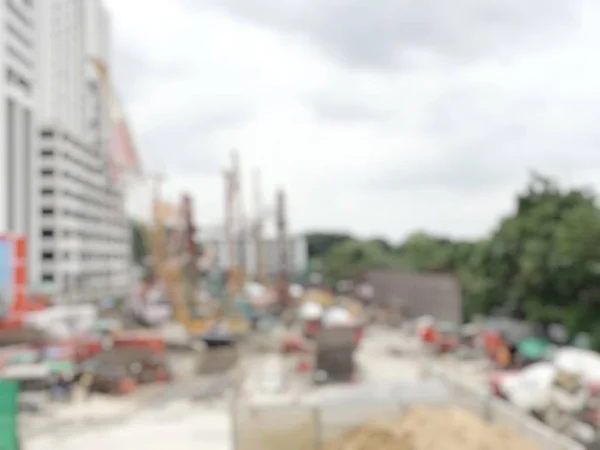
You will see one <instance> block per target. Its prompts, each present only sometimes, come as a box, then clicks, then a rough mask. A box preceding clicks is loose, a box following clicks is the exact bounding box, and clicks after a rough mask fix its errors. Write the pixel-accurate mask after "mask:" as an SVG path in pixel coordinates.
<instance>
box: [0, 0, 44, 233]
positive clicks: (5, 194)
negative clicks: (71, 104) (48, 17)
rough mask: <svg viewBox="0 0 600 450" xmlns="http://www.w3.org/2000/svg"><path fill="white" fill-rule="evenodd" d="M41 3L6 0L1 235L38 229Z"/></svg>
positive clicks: (1, 40)
mask: <svg viewBox="0 0 600 450" xmlns="http://www.w3.org/2000/svg"><path fill="white" fill-rule="evenodd" d="M39 3H40V2H33V1H32V0H5V1H2V2H0V21H1V22H2V28H1V29H0V69H1V70H2V73H1V75H0V98H1V99H2V108H0V124H1V125H0V232H1V233H17V234H22V235H25V234H29V233H30V232H31V231H32V230H33V221H34V220H33V214H34V212H35V205H34V204H33V200H34V198H33V197H34V195H33V191H32V182H33V178H34V176H35V168H34V165H35V161H34V156H35V155H34V148H35V138H36V136H35V125H34V124H35V116H36V111H35V108H36V95H37V89H38V86H37V83H36V81H37V80H36V74H37V67H36V65H37V58H36V56H37V37H38V36H37V31H38V8H39Z"/></svg>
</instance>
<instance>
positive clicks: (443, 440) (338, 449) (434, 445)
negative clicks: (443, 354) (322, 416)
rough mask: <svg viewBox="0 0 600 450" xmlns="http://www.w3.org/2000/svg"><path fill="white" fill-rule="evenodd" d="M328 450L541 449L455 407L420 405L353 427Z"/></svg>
mask: <svg viewBox="0 0 600 450" xmlns="http://www.w3.org/2000/svg"><path fill="white" fill-rule="evenodd" d="M326 449H327V450H344V449H351V450H367V449H369V450H371V449H372V450H374V449H377V450H429V449H436V450H483V449H485V450H514V449H519V450H540V447H539V446H538V445H536V444H535V443H533V442H531V441H529V440H527V439H526V438H523V437H520V436H518V435H516V434H514V433H512V432H510V431H508V430H505V429H501V428H498V427H495V426H491V425H489V424H487V423H485V422H483V421H482V420H480V419H479V418H477V417H476V416H473V415H472V414H470V413H468V412H466V411H464V410H462V409H459V408H455V407H450V408H428V407H418V408H413V409H410V410H409V411H407V413H406V414H404V415H402V416H401V417H400V418H397V419H395V420H390V421H374V422H370V423H366V424H364V425H362V426H360V427H357V428H354V429H352V430H350V431H349V432H348V433H346V434H344V435H342V436H341V437H340V438H339V439H337V440H336V441H334V442H332V443H331V444H329V445H328V446H327V447H326Z"/></svg>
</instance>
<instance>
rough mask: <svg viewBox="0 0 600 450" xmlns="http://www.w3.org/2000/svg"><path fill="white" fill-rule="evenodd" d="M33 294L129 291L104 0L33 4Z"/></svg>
mask: <svg viewBox="0 0 600 450" xmlns="http://www.w3.org/2000/svg"><path fill="white" fill-rule="evenodd" d="M36 4H38V5H39V8H40V15H39V17H40V26H39V42H40V45H39V51H38V61H39V71H38V80H39V95H38V97H37V106H38V107H37V111H38V120H37V133H38V136H37V147H36V152H37V154H36V158H37V163H38V164H37V182H36V183H35V184H33V185H32V186H34V187H33V188H34V189H35V193H36V195H37V196H38V199H39V205H38V210H37V215H36V219H37V220H36V224H35V230H34V231H33V232H32V234H31V236H30V246H31V247H32V253H33V260H32V264H31V270H30V277H31V283H30V284H31V285H32V286H33V287H34V289H37V288H40V289H43V290H44V291H46V292H47V291H50V292H52V293H54V294H55V295H56V298H57V299H58V301H69V302H94V301H98V300H102V299H106V298H118V297H121V296H126V295H128V293H129V292H130V274H129V268H130V253H131V249H130V233H129V228H128V225H127V220H126V216H125V213H124V210H123V196H122V189H121V186H120V183H119V180H118V178H116V177H115V173H114V171H113V170H112V165H111V158H110V155H111V145H112V144H113V140H112V136H111V133H112V128H113V127H112V126H111V124H110V121H109V119H108V113H107V110H108V108H109V106H108V98H107V97H108V92H107V89H106V83H105V79H104V77H103V75H102V73H101V71H100V70H98V68H99V67H100V66H102V67H104V68H107V70H108V71H110V38H111V37H110V18H109V14H108V12H107V10H106V8H105V7H104V6H103V4H102V2H101V1H100V0H39V1H37V2H36Z"/></svg>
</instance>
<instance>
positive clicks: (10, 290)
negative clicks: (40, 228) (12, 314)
mask: <svg viewBox="0 0 600 450" xmlns="http://www.w3.org/2000/svg"><path fill="white" fill-rule="evenodd" d="M12 262H13V249H12V242H11V241H9V240H0V317H3V316H5V315H6V314H7V313H8V312H9V310H10V307H11V305H12V299H13V296H14V286H13V279H12V278H13V271H12Z"/></svg>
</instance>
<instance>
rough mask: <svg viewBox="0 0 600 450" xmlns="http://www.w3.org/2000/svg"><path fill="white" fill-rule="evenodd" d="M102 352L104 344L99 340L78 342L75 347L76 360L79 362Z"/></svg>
mask: <svg viewBox="0 0 600 450" xmlns="http://www.w3.org/2000/svg"><path fill="white" fill-rule="evenodd" d="M100 352H102V342H101V341H100V340H99V339H90V338H88V339H82V340H78V341H77V345H76V347H75V360H76V361H77V362H82V361H85V360H86V359H89V358H92V357H93V356H96V355H97V354H98V353H100Z"/></svg>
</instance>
